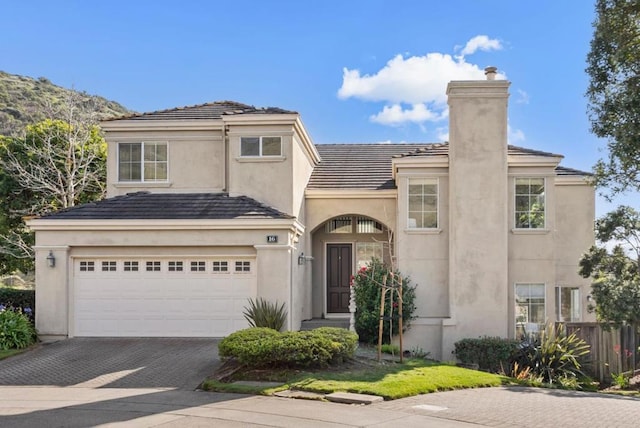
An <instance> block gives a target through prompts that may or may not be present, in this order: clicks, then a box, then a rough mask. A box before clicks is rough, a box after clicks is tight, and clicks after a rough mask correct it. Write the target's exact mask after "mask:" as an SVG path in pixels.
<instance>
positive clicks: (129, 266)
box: [123, 260, 138, 272]
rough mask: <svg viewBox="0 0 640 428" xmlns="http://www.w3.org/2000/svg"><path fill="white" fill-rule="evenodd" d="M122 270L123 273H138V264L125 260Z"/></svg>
mask: <svg viewBox="0 0 640 428" xmlns="http://www.w3.org/2000/svg"><path fill="white" fill-rule="evenodd" d="M123 270H124V271H125V272H138V262H136V261H129V260H126V261H125V262H124V267H123Z"/></svg>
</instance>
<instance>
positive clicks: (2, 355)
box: [0, 349, 26, 360]
mask: <svg viewBox="0 0 640 428" xmlns="http://www.w3.org/2000/svg"><path fill="white" fill-rule="evenodd" d="M24 351H26V349H7V350H6V351H3V350H0V360H3V359H5V358H7V357H10V356H12V355H16V354H19V353H21V352H24Z"/></svg>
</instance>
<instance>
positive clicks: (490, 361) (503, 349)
mask: <svg viewBox="0 0 640 428" xmlns="http://www.w3.org/2000/svg"><path fill="white" fill-rule="evenodd" d="M519 344H520V342H519V341H517V340H515V339H503V338H500V337H480V338H477V339H462V340H460V341H459V342H456V343H455V344H454V347H455V350H454V353H455V354H456V358H457V359H458V360H459V361H460V362H461V363H462V364H465V365H474V364H477V365H478V368H479V369H480V370H484V371H488V372H492V373H500V372H503V371H504V372H508V371H509V365H510V360H511V358H512V357H513V356H514V355H515V353H516V351H517V350H518V346H519Z"/></svg>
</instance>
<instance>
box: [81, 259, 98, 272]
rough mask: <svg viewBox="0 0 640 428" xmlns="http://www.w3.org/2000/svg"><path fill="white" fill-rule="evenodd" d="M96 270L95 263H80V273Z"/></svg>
mask: <svg viewBox="0 0 640 428" xmlns="http://www.w3.org/2000/svg"><path fill="white" fill-rule="evenodd" d="M95 270H96V264H95V262H85V261H82V262H80V272H94V271H95Z"/></svg>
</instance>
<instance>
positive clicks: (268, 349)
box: [218, 327, 357, 367]
mask: <svg viewBox="0 0 640 428" xmlns="http://www.w3.org/2000/svg"><path fill="white" fill-rule="evenodd" d="M338 330H342V329H337V328H322V329H317V330H310V331H288V332H284V333H279V332H277V331H275V330H273V329H270V328H257V327H255V328H248V329H245V330H240V331H237V332H235V333H232V334H230V335H229V336H227V337H226V338H224V339H222V340H221V341H220V344H219V345H218V352H219V354H220V356H221V357H223V358H235V359H236V360H237V361H238V362H239V363H240V364H243V365H245V366H248V367H323V366H327V365H329V364H332V363H337V362H341V361H343V360H344V359H346V358H348V357H352V356H353V354H354V352H355V347H356V344H357V335H356V334H355V333H350V332H348V331H346V330H342V331H343V332H344V333H343V332H340V331H338Z"/></svg>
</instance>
